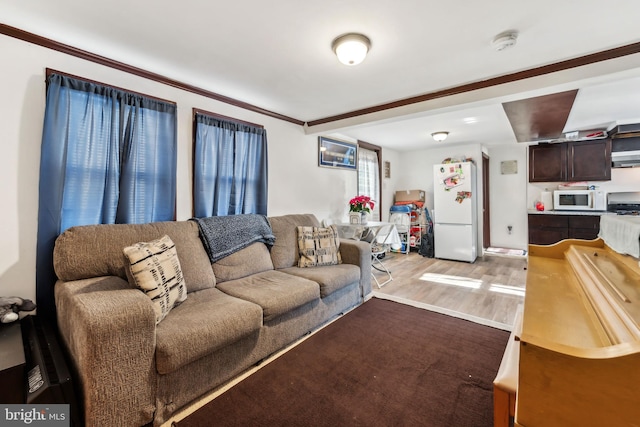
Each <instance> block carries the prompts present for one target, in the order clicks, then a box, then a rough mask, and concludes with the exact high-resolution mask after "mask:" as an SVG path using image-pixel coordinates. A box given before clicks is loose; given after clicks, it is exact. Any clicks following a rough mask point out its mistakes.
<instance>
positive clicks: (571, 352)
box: [514, 239, 640, 427]
mask: <svg viewBox="0 0 640 427" xmlns="http://www.w3.org/2000/svg"><path fill="white" fill-rule="evenodd" d="M638 262H639V261H638V259H637V258H634V257H630V256H627V255H621V254H619V253H617V252H614V251H613V250H611V249H610V248H609V247H608V246H607V245H605V243H604V241H602V240H601V239H597V240H592V241H584V240H565V241H562V242H560V243H558V244H555V245H550V246H537V245H529V262H528V270H527V285H526V289H527V291H526V295H525V299H524V313H523V323H522V334H521V336H520V364H519V372H518V388H517V398H516V414H515V423H514V425H515V426H520V427H538V426H544V427H556V426H563V427H564V426H605V425H606V426H632V425H637V422H638V420H640V405H639V404H638V397H637V396H638V395H637V389H638V384H640V369H638V367H639V366H640V327H639V324H640V266H639V264H638Z"/></svg>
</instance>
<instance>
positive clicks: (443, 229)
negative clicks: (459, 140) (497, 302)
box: [433, 162, 478, 262]
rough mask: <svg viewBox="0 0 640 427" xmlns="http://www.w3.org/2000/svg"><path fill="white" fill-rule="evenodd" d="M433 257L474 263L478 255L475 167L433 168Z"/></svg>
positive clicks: (448, 166)
mask: <svg viewBox="0 0 640 427" xmlns="http://www.w3.org/2000/svg"><path fill="white" fill-rule="evenodd" d="M433 186H434V188H433V216H434V218H433V221H434V226H433V227H434V230H433V240H434V247H435V257H436V258H442V259H450V260H456V261H467V262H474V261H475V260H476V257H477V254H478V230H477V211H478V209H477V206H478V205H477V203H478V193H477V191H476V165H475V164H473V163H471V162H461V163H447V164H442V165H434V167H433Z"/></svg>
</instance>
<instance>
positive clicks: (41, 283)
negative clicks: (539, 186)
mask: <svg viewBox="0 0 640 427" xmlns="http://www.w3.org/2000/svg"><path fill="white" fill-rule="evenodd" d="M176 159H177V136H176V106H175V104H171V103H167V102H163V101H158V100H155V99H151V98H147V97H144V96H142V95H138V94H132V93H128V92H123V91H121V90H118V89H115V88H112V87H108V86H102V85H99V84H96V83H93V82H87V81H83V80H78V79H75V78H71V77H68V76H64V75H60V74H50V75H49V76H48V77H47V98H46V109H45V118H44V129H43V136H42V147H41V160H40V191H39V192H40V195H39V210H38V243H37V245H38V248H37V260H36V291H37V301H38V314H41V311H43V310H44V311H49V310H50V313H48V314H52V313H53V312H54V311H53V310H54V305H53V285H54V283H55V274H54V272H53V262H52V254H53V246H54V242H55V239H56V238H57V237H58V235H59V234H60V233H62V232H63V231H64V230H66V229H67V228H69V227H71V226H74V225H88V224H113V223H143V222H153V221H170V220H173V219H174V218H175V204H176Z"/></svg>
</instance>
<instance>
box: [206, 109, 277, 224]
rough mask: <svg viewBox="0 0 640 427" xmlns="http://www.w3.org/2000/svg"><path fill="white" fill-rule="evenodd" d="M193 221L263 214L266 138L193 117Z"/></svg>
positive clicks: (252, 128)
mask: <svg viewBox="0 0 640 427" xmlns="http://www.w3.org/2000/svg"><path fill="white" fill-rule="evenodd" d="M194 116H195V118H194V121H195V124H194V127H195V132H194V134H195V136H194V155H193V159H194V168H193V169H194V170H193V180H194V182H193V192H194V197H193V199H194V200H193V205H194V216H195V217H198V218H201V217H207V216H221V215H236V214H249V213H255V214H262V215H266V214H267V188H268V187H267V133H266V130H265V129H264V128H263V127H262V126H260V125H254V124H251V123H246V122H239V121H234V120H232V119H228V118H226V117H221V116H216V115H213V114H212V113H203V112H200V111H194Z"/></svg>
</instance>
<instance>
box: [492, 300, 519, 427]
mask: <svg viewBox="0 0 640 427" xmlns="http://www.w3.org/2000/svg"><path fill="white" fill-rule="evenodd" d="M521 334H522V304H519V305H518V308H517V310H516V317H515V321H514V322H513V329H512V330H511V335H509V341H507V347H506V348H505V350H504V354H503V355H502V361H501V362H500V367H499V368H498V373H497V374H496V378H495V379H494V380H493V426H494V427H509V426H510V425H512V424H511V421H512V420H513V419H514V417H515V414H516V390H517V387H518V362H519V359H520V335H521Z"/></svg>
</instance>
